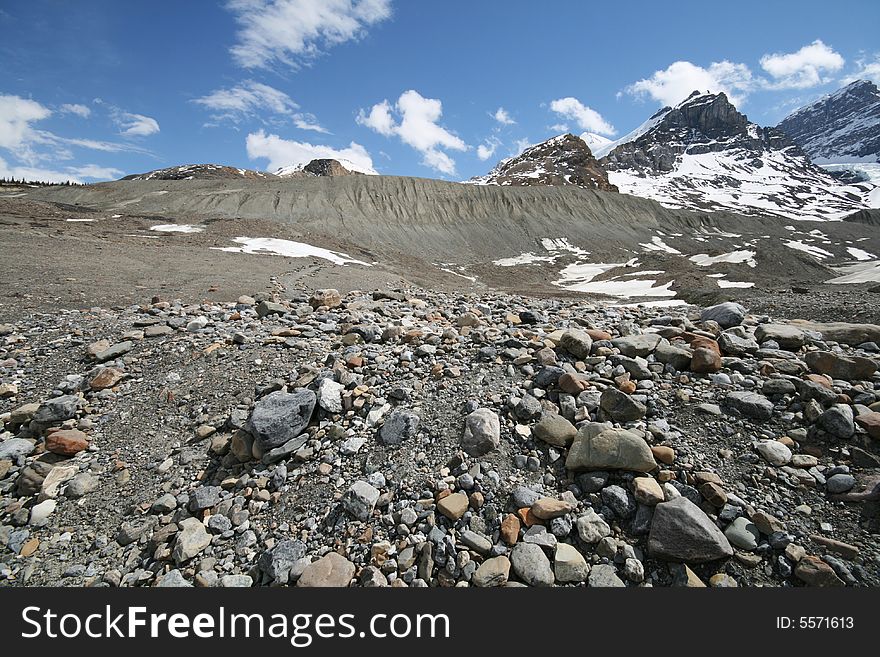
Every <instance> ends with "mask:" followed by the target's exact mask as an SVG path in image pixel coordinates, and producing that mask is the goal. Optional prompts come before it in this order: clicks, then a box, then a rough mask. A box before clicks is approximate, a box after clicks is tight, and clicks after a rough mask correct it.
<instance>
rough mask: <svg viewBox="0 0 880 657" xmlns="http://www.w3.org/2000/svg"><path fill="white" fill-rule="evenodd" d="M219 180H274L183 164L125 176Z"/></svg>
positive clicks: (259, 173) (240, 171)
mask: <svg viewBox="0 0 880 657" xmlns="http://www.w3.org/2000/svg"><path fill="white" fill-rule="evenodd" d="M219 178H246V179H259V178H274V176H273V175H272V174H271V173H266V172H264V171H253V170H252V169H237V168H235V167H228V166H225V165H222V164H182V165H180V166H176V167H167V168H165V169H156V170H155V171H148V172H147V173H136V174H132V175H130V176H125V177H124V178H123V180H216V179H219Z"/></svg>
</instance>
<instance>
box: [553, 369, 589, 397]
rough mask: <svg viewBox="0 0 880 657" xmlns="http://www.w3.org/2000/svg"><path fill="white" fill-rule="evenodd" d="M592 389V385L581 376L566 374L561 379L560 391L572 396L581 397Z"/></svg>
mask: <svg viewBox="0 0 880 657" xmlns="http://www.w3.org/2000/svg"><path fill="white" fill-rule="evenodd" d="M589 387H590V384H589V383H587V381H586V380H585V379H584V378H583V377H582V376H581V375H579V374H571V373H570V372H566V373H565V374H563V375H562V376H560V377H559V389H560V390H562V391H563V392H567V393H568V394H570V395H579V394H581V393H582V392H583V391H584V390H586V389H587V388H589Z"/></svg>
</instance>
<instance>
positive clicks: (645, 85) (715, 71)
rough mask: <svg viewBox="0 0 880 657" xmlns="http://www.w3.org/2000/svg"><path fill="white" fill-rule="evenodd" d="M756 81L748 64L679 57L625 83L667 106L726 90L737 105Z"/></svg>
mask: <svg viewBox="0 0 880 657" xmlns="http://www.w3.org/2000/svg"><path fill="white" fill-rule="evenodd" d="M757 84H758V82H757V81H756V80H755V78H754V77H753V75H752V72H751V70H750V69H749V67H748V66H746V65H745V64H736V63H734V62H729V61H726V60H725V61H721V62H713V63H712V64H710V65H709V68H703V67H702V66H697V65H696V64H693V63H691V62H686V61H678V62H673V63H672V64H670V65H669V66H668V67H667V68H665V69H663V70H662V71H655V72H654V73H653V75H651V77H649V78H644V79H642V80H638V81H636V82H634V83H633V84H631V85H629V86H628V87H626V91H627V92H628V93H630V94H632V95H634V96H642V97H644V96H649V97H650V98H652V99H653V100H655V101H657V102H658V103H660V104H661V105H664V106H665V105H676V104H678V103H680V102H681V101H682V100H684V99H685V98H687V97H688V96H689V95H690V94H691V93H692V92H693V91H703V92H706V91H708V92H712V93H718V92H724V93H725V94H726V95H727V97H728V98H729V99H730V102H732V103H733V104H735V105H736V104H739V103H741V102H743V101H744V100H745V99H746V96H747V95H748V93H749V92H750V91H752V90H753V89H754V88H755V86H756V85H757ZM593 132H596V131H595V130H594V131H593Z"/></svg>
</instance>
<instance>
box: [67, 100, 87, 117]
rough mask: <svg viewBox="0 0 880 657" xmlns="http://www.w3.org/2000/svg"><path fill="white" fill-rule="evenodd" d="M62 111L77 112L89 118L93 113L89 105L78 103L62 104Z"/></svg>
mask: <svg viewBox="0 0 880 657" xmlns="http://www.w3.org/2000/svg"><path fill="white" fill-rule="evenodd" d="M61 111H62V112H64V113H66V114H76V115H77V116H79V117H82V118H84V119H87V118H89V116H91V114H92V110H91V109H90V108H89V107H87V106H86V105H80V104H78V103H65V104H64V105H62V106H61Z"/></svg>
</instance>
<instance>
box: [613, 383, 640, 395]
mask: <svg viewBox="0 0 880 657" xmlns="http://www.w3.org/2000/svg"><path fill="white" fill-rule="evenodd" d="M617 387H618V388H619V389H620V391H621V392H625V393H626V394H628V395H631V394H633V393H634V392H635V391H636V384H635V383H634V382H633V381H621V382H620V384H619V385H618V386H617Z"/></svg>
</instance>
